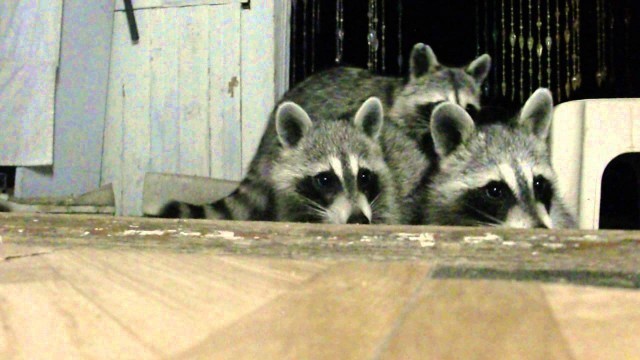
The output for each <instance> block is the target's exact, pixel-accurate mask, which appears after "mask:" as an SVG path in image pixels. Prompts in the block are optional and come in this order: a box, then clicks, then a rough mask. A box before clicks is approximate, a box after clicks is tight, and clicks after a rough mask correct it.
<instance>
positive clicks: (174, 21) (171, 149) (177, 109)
mask: <svg viewBox="0 0 640 360" xmlns="http://www.w3.org/2000/svg"><path fill="white" fill-rule="evenodd" d="M121 3H122V2H118V3H116V6H117V11H116V14H115V20H114V34H113V41H112V57H111V68H110V80H109V94H108V101H107V116H106V126H105V134H104V154H103V166H102V183H103V184H105V183H113V184H114V190H115V191H116V204H117V206H118V213H119V214H122V215H140V214H141V209H142V188H143V181H144V174H145V173H146V172H164V173H174V174H185V175H199V176H209V177H213V178H219V179H229V180H240V179H241V177H242V164H243V159H242V148H243V143H242V140H243V137H242V132H243V126H242V123H241V113H240V111H241V96H242V80H241V79H242V73H241V48H242V44H241V42H242V39H241V12H242V11H243V10H242V9H241V6H240V2H239V1H238V0H235V1H234V0H227V1H221V0H218V1H195V0H184V1H176V0H173V1H163V0H155V1H154V0H148V1H136V2H134V5H135V6H136V11H135V18H136V21H137V25H138V28H139V33H140V40H139V42H138V43H136V44H134V43H132V41H131V37H130V33H129V27H128V23H127V18H126V14H125V12H123V11H122V5H121ZM167 3H170V4H169V5H167ZM270 71H271V72H273V69H270ZM272 91H273V90H272ZM268 105H269V107H271V106H273V95H271V103H270V104H268ZM260 116H261V117H263V118H265V121H266V116H263V115H260ZM260 126H262V124H261V125H260Z"/></svg>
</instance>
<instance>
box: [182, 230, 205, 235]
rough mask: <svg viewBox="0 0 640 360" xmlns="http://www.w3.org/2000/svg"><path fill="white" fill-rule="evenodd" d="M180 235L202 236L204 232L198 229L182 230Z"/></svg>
mask: <svg viewBox="0 0 640 360" xmlns="http://www.w3.org/2000/svg"><path fill="white" fill-rule="evenodd" d="M180 235H182V236H202V233H201V232H198V231H191V232H188V231H180Z"/></svg>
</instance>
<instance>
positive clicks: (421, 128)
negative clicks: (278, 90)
mask: <svg viewBox="0 0 640 360" xmlns="http://www.w3.org/2000/svg"><path fill="white" fill-rule="evenodd" d="M490 68H491V57H490V56H489V55H487V54H484V55H481V56H479V57H478V58H477V59H475V60H474V61H472V62H471V63H470V64H469V65H468V66H466V67H461V68H455V67H448V66H444V65H441V64H440V63H439V62H438V59H437V57H436V55H435V54H434V52H433V50H432V49H431V47H429V46H428V45H425V44H422V43H418V44H416V45H414V47H413V49H412V51H411V54H410V61H409V77H408V80H407V81H405V80H404V79H402V78H399V77H391V76H379V75H373V74H371V73H370V72H369V71H368V70H366V69H359V68H353V67H336V68H333V69H329V70H326V71H322V72H319V73H317V74H314V75H312V76H310V77H308V78H307V79H305V80H304V81H303V82H301V83H300V84H298V85H297V86H296V87H295V88H293V89H292V90H290V91H289V92H288V93H287V94H285V96H284V98H285V99H286V100H291V101H294V102H296V103H298V104H301V105H302V106H303V107H304V108H305V109H306V110H307V111H309V112H314V113H317V114H318V115H320V116H321V118H327V117H332V116H335V115H338V114H345V113H346V114H348V113H352V112H354V111H355V110H356V109H357V107H358V106H360V104H361V103H362V102H363V101H364V100H365V99H367V98H368V97H370V96H375V97H378V98H380V99H383V102H384V107H385V108H386V109H389V111H388V115H389V116H388V118H387V119H388V121H391V122H395V123H396V124H397V125H398V126H399V127H400V128H401V129H404V130H405V131H406V132H407V133H408V134H409V135H410V136H411V138H413V139H415V140H416V141H418V142H419V143H420V144H423V143H425V142H424V139H425V138H426V139H427V140H430V137H429V135H428V133H429V119H430V115H431V111H432V109H433V107H434V106H435V104H437V103H439V102H442V101H451V102H454V103H456V104H458V105H460V106H462V107H463V108H465V109H467V110H468V111H470V112H472V113H473V112H477V111H478V110H479V109H480V97H481V85H482V83H483V82H484V80H485V78H486V76H487V74H488V73H489V70H490ZM423 148H424V146H423ZM426 149H427V152H429V151H428V150H429V149H428V142H427V148H426Z"/></svg>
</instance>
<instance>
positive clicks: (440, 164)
mask: <svg viewBox="0 0 640 360" xmlns="http://www.w3.org/2000/svg"><path fill="white" fill-rule="evenodd" d="M552 110H553V99H552V97H551V93H550V92H549V91H548V90H547V89H538V90H537V91H536V92H535V93H534V94H533V95H531V97H530V98H529V99H528V100H527V102H526V103H525V105H524V107H523V108H522V110H521V112H520V114H519V115H518V117H517V118H516V119H515V121H513V123H511V124H500V123H496V124H491V125H483V126H476V125H475V124H474V122H473V120H472V119H471V117H470V116H469V114H468V113H467V112H466V111H465V110H464V109H462V108H461V107H460V106H458V105H456V104H451V103H443V104H440V105H438V106H437V107H436V108H435V109H434V111H433V114H432V117H431V132H432V138H433V143H434V147H435V152H436V154H437V156H438V159H437V164H436V165H435V167H434V171H433V173H432V175H431V176H430V178H429V179H428V181H427V182H426V184H425V186H426V187H425V189H424V192H423V194H422V195H423V199H422V204H423V205H424V210H425V213H424V216H425V218H424V219H423V222H425V223H429V224H442V225H472V226H477V225H488V226H505V227H514V228H533V227H542V228H572V227H575V226H576V222H575V220H574V218H573V216H572V215H571V214H570V213H569V211H568V210H567V206H566V205H565V204H564V202H563V200H562V198H561V197H560V195H559V194H558V191H557V185H556V175H555V172H554V170H553V169H552V167H551V161H550V155H549V145H548V141H547V140H548V136H549V128H550V124H551V118H552Z"/></svg>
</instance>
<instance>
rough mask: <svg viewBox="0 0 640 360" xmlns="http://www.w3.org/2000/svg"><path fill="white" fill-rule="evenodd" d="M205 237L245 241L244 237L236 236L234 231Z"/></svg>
mask: <svg viewBox="0 0 640 360" xmlns="http://www.w3.org/2000/svg"><path fill="white" fill-rule="evenodd" d="M204 237H206V238H222V239H225V240H241V239H244V238H243V237H242V236H236V234H235V233H234V232H233V231H222V230H218V231H216V232H214V233H211V234H207V235H205V236H204Z"/></svg>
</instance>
